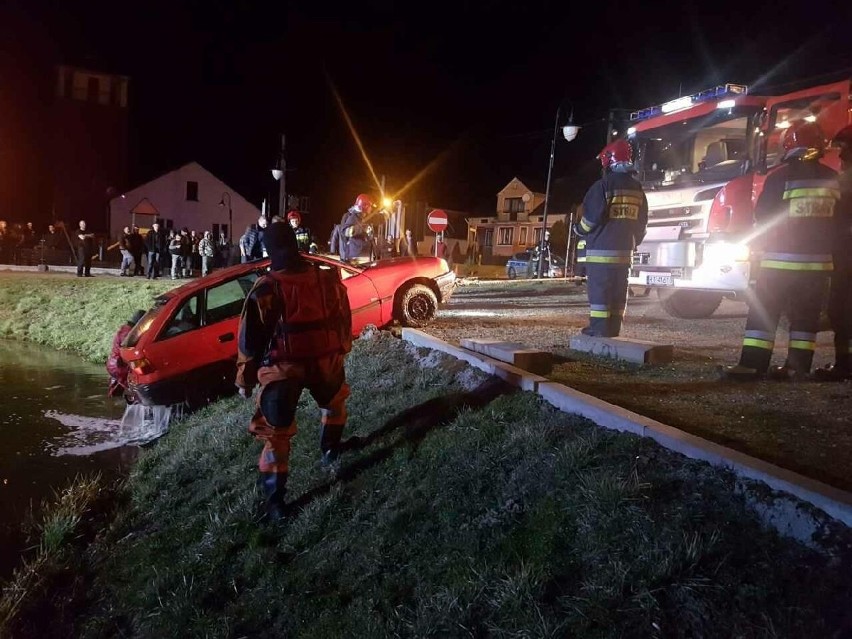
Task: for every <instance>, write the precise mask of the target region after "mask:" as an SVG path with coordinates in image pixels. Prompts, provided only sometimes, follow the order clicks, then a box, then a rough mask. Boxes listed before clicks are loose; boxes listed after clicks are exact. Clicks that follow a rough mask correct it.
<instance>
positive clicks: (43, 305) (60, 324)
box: [0, 272, 174, 362]
mask: <svg viewBox="0 0 852 639" xmlns="http://www.w3.org/2000/svg"><path fill="white" fill-rule="evenodd" d="M171 288H174V284H173V283H172V282H166V281H163V280H160V281H153V280H152V281H148V280H146V279H145V278H141V277H134V278H118V277H109V276H103V277H94V278H91V279H88V278H84V279H78V278H76V277H74V276H68V275H65V274H59V273H46V274H43V273H19V272H4V273H0V338H5V339H18V340H27V341H31V342H37V343H39V344H43V345H45V346H49V347H51V348H55V349H59V350H70V351H74V352H76V353H78V354H79V355H81V356H82V357H84V358H85V359H87V360H89V361H93V362H103V361H105V360H106V358H107V357H108V356H109V351H110V347H111V346H112V338H113V336H114V335H115V332H116V331H117V330H118V328H119V327H120V326H121V325H122V324H124V323H125V322H126V321H127V320H128V319H130V316H131V315H133V312H134V311H135V310H136V309H143V310H147V309H148V308H150V307H151V304H152V301H153V299H154V297H156V296H157V295H159V294H160V293H162V292H163V291H166V290H169V289H171Z"/></svg>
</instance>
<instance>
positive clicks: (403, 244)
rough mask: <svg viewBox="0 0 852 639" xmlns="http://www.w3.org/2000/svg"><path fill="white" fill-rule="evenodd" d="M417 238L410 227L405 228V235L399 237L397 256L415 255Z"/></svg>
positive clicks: (416, 252)
mask: <svg viewBox="0 0 852 639" xmlns="http://www.w3.org/2000/svg"><path fill="white" fill-rule="evenodd" d="M417 255H418V251H417V240H415V239H414V235H413V234H412V232H411V229H405V235H403V236H402V237H401V238H400V239H399V256H400V257H417Z"/></svg>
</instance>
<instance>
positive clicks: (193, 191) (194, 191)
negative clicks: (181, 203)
mask: <svg viewBox="0 0 852 639" xmlns="http://www.w3.org/2000/svg"><path fill="white" fill-rule="evenodd" d="M186 200H187V202H198V182H187V183H186Z"/></svg>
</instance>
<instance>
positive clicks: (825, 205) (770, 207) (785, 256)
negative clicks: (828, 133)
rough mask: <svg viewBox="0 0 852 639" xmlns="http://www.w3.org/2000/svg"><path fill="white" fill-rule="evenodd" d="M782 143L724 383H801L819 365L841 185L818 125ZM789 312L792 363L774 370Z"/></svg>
mask: <svg viewBox="0 0 852 639" xmlns="http://www.w3.org/2000/svg"><path fill="white" fill-rule="evenodd" d="M781 145H782V147H783V153H784V154H783V157H782V159H781V162H782V164H781V166H780V167H779V168H778V169H777V170H775V171H773V172H771V173H770V174H769V175H768V176H767V177H766V181H765V182H764V183H763V191H762V192H761V194H760V197H758V199H757V202H756V204H755V207H754V221H755V226H756V229H755V230H756V238H755V240H753V241H752V243H751V248H752V250H756V251H759V252H761V253H762V255H761V259H760V270H759V271H758V273H757V280H756V282H755V290H754V298H753V301H752V303H751V304H750V305H749V311H748V317H747V319H746V326H745V336H744V338H743V346H742V351H741V354H740V361H739V363H738V364H736V365H735V366H728V367H726V368H724V369H722V370H721V371H720V372H721V375H722V378H723V379H729V380H753V379H757V378H758V377H761V376H763V375H767V377H769V378H770V379H779V380H787V379H802V378H804V377H806V376H807V375H808V374H809V373H810V370H811V364H812V363H813V357H814V348H815V346H816V337H817V331H818V329H819V315H820V311H821V309H822V306H823V302H824V301H825V294H826V285H827V283H828V276H829V273H830V272H831V270H832V263H833V260H832V250H833V249H834V248H835V246H834V241H835V235H836V224H837V220H836V218H835V217H834V215H835V208H836V205H837V200H838V199H839V198H840V187H839V184H838V181H837V171H835V170H834V169H831V168H829V167H827V166H825V165H824V164H822V163H820V161H819V160H820V158H821V157H822V156H823V153H824V152H825V139H824V137H823V133H822V131H821V130H820V128H819V126H818V125H817V124H816V123H815V122H807V121H805V120H796V121H794V122H792V123H791V124H790V127H789V128H787V129H785V130H784V133H783V138H782V139H781ZM847 250H848V249H847ZM783 313H786V315H787V318H788V319H789V321H790V335H789V343H788V347H787V360H786V362H785V363H784V365H783V366H780V367H774V368H772V369H771V370H770V368H769V362H770V360H771V358H772V350H773V348H774V346H775V333H776V331H777V330H778V321H779V319H780V317H781V315H782V314H783Z"/></svg>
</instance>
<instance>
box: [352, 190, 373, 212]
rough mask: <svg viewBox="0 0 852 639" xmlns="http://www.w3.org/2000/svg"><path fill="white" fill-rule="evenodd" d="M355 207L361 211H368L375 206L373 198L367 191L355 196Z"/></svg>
mask: <svg viewBox="0 0 852 639" xmlns="http://www.w3.org/2000/svg"><path fill="white" fill-rule="evenodd" d="M355 208H356V209H358V210H359V211H361V213H366V212H368V211H369V210H370V209H372V208H373V200H372V198H371V197H370V196H369V195H367V194H366V193H362V194H361V195H359V196H358V197H356V198H355Z"/></svg>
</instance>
